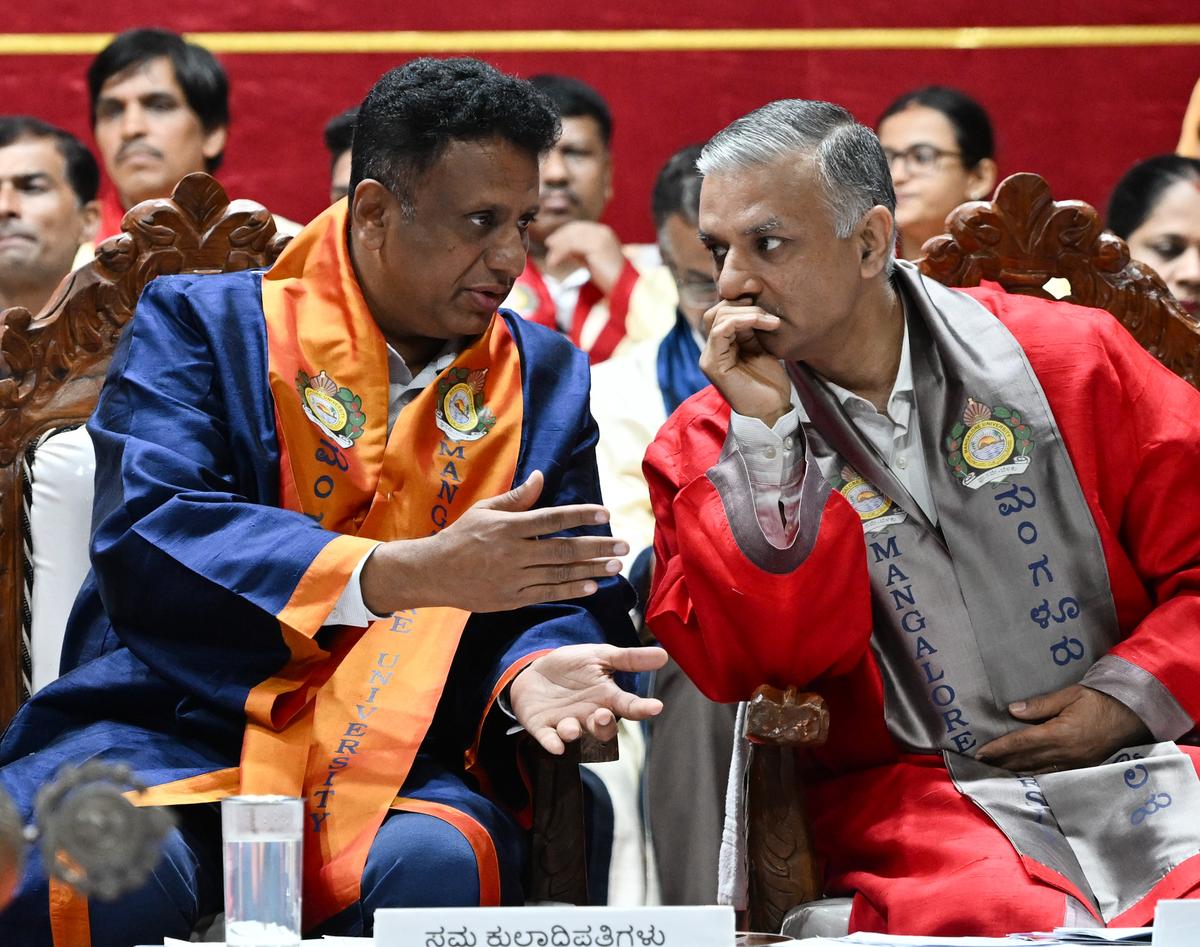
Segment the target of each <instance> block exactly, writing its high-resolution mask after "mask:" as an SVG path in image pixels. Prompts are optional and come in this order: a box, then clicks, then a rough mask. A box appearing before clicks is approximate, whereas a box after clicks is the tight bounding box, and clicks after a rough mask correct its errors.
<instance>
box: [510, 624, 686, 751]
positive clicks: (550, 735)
mask: <svg viewBox="0 0 1200 947" xmlns="http://www.w3.org/2000/svg"><path fill="white" fill-rule="evenodd" d="M666 661H667V653H666V652H665V651H663V650H662V649H661V648H617V647H614V646H613V645H607V644H580V645H568V646H566V647H563V648H556V649H555V650H554V651H551V652H549V653H547V654H544V655H542V656H541V657H540V658H538V659H536V660H535V661H534V662H533V663H532V664H530V665H529V667H527V668H526V669H525V670H524V671H522V672H521V673H520V674H518V675H517V677H516V679H515V680H514V681H513V683H512V689H511V691H510V695H511V698H512V709H513V713H514V714H515V715H516V717H517V721H518V722H519V723H520V724H521V726H523V727H524V728H525V729H526V730H527V731H528V732H529V733H530V734H531V735H532V736H533V738H534V739H535V740H537V741H538V743H540V744H541V745H542V747H543V748H544V749H545V750H546V751H547V752H550V753H553V754H555V755H558V754H561V753H562V752H563V750H564V749H565V744H567V743H570V742H571V741H573V740H578V739H579V738H580V736H582V735H583V733H584V730H585V729H586V730H587V732H588V733H590V734H591V735H592V736H593V737H595V738H596V739H598V740H601V741H607V740H611V739H612V738H613V737H614V736H616V733H617V720H618V719H619V718H621V717H624V718H626V719H627V720H645V719H646V718H647V717H653V716H655V715H656V714H658V713H659V712H660V711H661V710H662V701H660V700H655V699H654V698H650V697H639V696H638V695H637V694H631V693H630V692H629V691H625V690H622V689H621V688H620V687H618V686H617V684H616V682H615V681H613V679H612V676H613V674H614V673H616V672H618V671H630V672H639V671H654V670H657V669H658V668H660V667H662V666H663V665H664V664H666Z"/></svg>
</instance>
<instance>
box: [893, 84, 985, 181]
mask: <svg viewBox="0 0 1200 947" xmlns="http://www.w3.org/2000/svg"><path fill="white" fill-rule="evenodd" d="M914 105H921V106H924V107H925V108H929V109H933V110H934V111H935V112H941V113H942V114H943V115H945V116H946V119H947V121H949V122H950V126H951V127H952V128H953V129H954V140H955V142H956V143H957V144H958V150H959V151H960V152H962V163H963V167H964V168H967V169H968V170H969V169H971V168H973V167H975V165H977V164H979V162H980V161H982V160H983V159H984V158H994V157H995V156H996V142H995V138H994V136H993V134H992V122H991V119H989V118H988V113H987V112H986V111H985V110H984V108H983V106H982V105H980V104H979V103H978V102H976V101H975V100H974V99H973V98H971V97H970V96H969V95H967V94H966V93H965V92H960V91H959V90H958V89H951V88H950V87H948V86H943V85H928V86H923V87H922V88H920V89H913V90H912V91H911V92H905V93H904V94H903V95H902V96H900V98H898V99H896V100H895V101H894V102H892V104H891V105H889V106H888V107H887V108H886V109H884V110H883V114H882V115H880V116H879V121H877V122H876V123H875V127H876V128H879V127H880V126H881V125H882V124H883V120H884V119H885V118H890V117H891V116H893V115H895V114H896V113H897V112H903V111H904V110H905V109H907V108H911V107H912V106H914Z"/></svg>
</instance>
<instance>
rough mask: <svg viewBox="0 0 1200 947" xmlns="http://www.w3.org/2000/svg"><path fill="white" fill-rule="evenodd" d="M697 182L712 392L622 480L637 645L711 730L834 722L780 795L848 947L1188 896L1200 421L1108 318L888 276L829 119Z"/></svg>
mask: <svg viewBox="0 0 1200 947" xmlns="http://www.w3.org/2000/svg"><path fill="white" fill-rule="evenodd" d="M700 168H701V170H702V172H703V173H704V174H705V181H704V184H703V188H702V195H701V208H700V230H701V239H702V240H703V241H704V242H705V244H706V245H707V246H708V247H709V249H710V251H711V253H712V256H713V260H714V262H715V265H716V270H717V274H718V287H719V290H720V294H721V297H722V302H720V303H719V304H718V305H717V306H715V307H714V308H713V309H712V310H710V311H709V312H708V313H707V315H706V321H707V323H708V327H709V333H708V341H707V344H706V348H705V351H704V353H703V355H702V358H701V366H702V368H703V370H704V372H705V374H706V375H707V376H708V377H709V379H710V380H711V381H712V382H713V387H711V388H708V389H706V390H705V391H703V392H701V393H700V394H698V395H696V396H694V397H693V398H692V399H690V400H689V401H688V402H686V403H685V404H684V405H683V406H682V407H681V408H680V410H679V411H678V412H676V414H675V415H674V416H673V417H672V419H671V420H670V421H669V422H668V424H667V425H666V427H665V428H664V429H663V431H662V433H661V434H660V435H659V437H658V439H657V440H656V441H655V443H654V444H653V445H652V446H651V448H650V450H649V452H648V453H647V457H646V465H645V467H646V473H647V478H648V481H649V484H650V489H651V495H652V498H653V501H654V505H655V513H656V517H657V520H658V530H657V534H656V540H655V549H656V560H657V564H656V569H655V582H654V589H653V593H652V597H651V601H650V604H649V607H648V613H647V617H648V621H649V623H650V626H651V628H652V630H653V631H654V633H655V634H656V636H657V637H658V638H659V640H660V641H661V642H662V643H663V644H664V645H665V646H666V647H667V649H668V650H669V651H671V652H672V653H673V654H674V656H675V657H676V658H677V659H678V661H679V662H680V664H681V665H683V667H684V669H685V670H686V671H687V672H688V673H689V674H690V675H692V677H693V678H694V679H695V680H696V681H697V683H698V684H699V685H700V687H701V688H702V689H703V690H704V691H705V692H706V693H707V694H708V695H709V696H710V697H713V698H714V699H720V700H740V699H745V698H747V697H748V696H749V695H750V693H751V692H752V691H753V689H754V688H755V687H756V686H757V685H759V684H763V683H770V684H775V685H784V686H786V685H801V686H804V687H806V688H808V689H813V690H817V691H819V692H821V693H822V694H823V695H824V696H825V697H826V699H827V700H828V702H829V705H830V713H831V720H832V723H831V729H830V738H829V742H828V745H827V746H826V747H824V748H822V749H821V750H819V751H816V752H813V753H811V754H809V755H807V756H806V757H805V759H804V760H803V764H802V765H803V771H804V780H805V783H806V786H807V791H808V793H809V809H810V812H811V813H812V815H813V819H814V836H815V843H816V846H817V850H818V854H819V856H820V857H821V859H822V861H823V863H824V868H825V877H826V891H827V893H828V894H852V895H853V896H854V906H853V911H852V914H851V929H852V930H877V931H888V932H894V933H921V934H963V933H978V934H1005V933H1007V932H1009V931H1017V930H1034V929H1040V930H1046V929H1050V928H1052V927H1054V926H1055V925H1059V924H1064V923H1067V924H1075V925H1081V924H1082V925H1097V926H1098V925H1110V926H1128V925H1141V924H1147V923H1149V922H1150V919H1151V917H1152V916H1153V910H1154V905H1155V903H1156V902H1157V901H1158V900H1159V899H1160V898H1167V897H1188V896H1195V895H1196V893H1197V891H1198V886H1200V857H1197V855H1198V854H1200V780H1198V779H1197V775H1196V764H1197V763H1198V762H1200V751H1197V750H1195V749H1194V748H1191V747H1187V746H1179V745H1177V744H1176V743H1175V742H1174V741H1177V740H1183V739H1185V738H1186V737H1187V736H1188V735H1189V734H1192V733H1194V728H1195V725H1196V719H1197V716H1198V714H1200V686H1198V685H1197V680H1198V679H1200V678H1198V677H1197V670H1198V665H1200V658H1198V657H1197V654H1200V650H1198V649H1197V647H1196V645H1197V642H1198V640H1200V634H1198V624H1200V598H1198V597H1197V595H1196V589H1197V587H1198V583H1200V530H1198V529H1197V525H1198V524H1197V522H1196V513H1195V512H1194V511H1196V510H1197V509H1200V486H1198V482H1197V477H1196V475H1195V470H1196V466H1197V463H1200V395H1198V394H1197V393H1196V392H1195V391H1194V390H1193V389H1191V388H1190V387H1189V386H1188V385H1186V384H1185V383H1184V382H1182V381H1181V380H1180V379H1178V378H1177V377H1175V376H1174V375H1172V374H1171V373H1170V372H1168V371H1167V370H1166V369H1164V368H1163V367H1162V366H1161V365H1159V364H1158V363H1157V362H1156V361H1155V360H1154V359H1153V358H1151V357H1150V356H1149V355H1148V354H1146V353H1145V352H1144V351H1143V350H1142V349H1141V348H1140V347H1138V346H1137V344H1136V343H1135V342H1134V341H1133V339H1132V338H1131V337H1130V336H1129V335H1128V334H1127V333H1126V332H1125V331H1124V330H1123V329H1122V328H1121V327H1120V326H1119V325H1118V324H1117V323H1116V322H1115V321H1114V320H1113V319H1112V318H1111V317H1110V316H1108V315H1107V314H1106V313H1103V312H1099V311H1095V310H1087V309H1081V308H1078V307H1074V306H1067V305H1060V304H1055V303H1048V302H1043V301H1041V300H1037V299H1030V298H1025V297H1016V296H1008V295H1006V294H1004V293H1002V292H998V291H994V290H987V289H977V290H971V291H968V292H958V291H953V290H949V289H946V288H945V287H943V286H940V285H939V284H936V283H933V282H931V281H928V280H925V279H923V278H922V277H921V276H920V275H919V273H918V272H917V271H916V269H915V268H913V267H912V266H910V265H908V264H904V263H897V262H896V261H895V260H894V259H893V257H894V252H893V247H894V232H895V231H894V222H893V216H892V209H893V208H894V206H895V198H894V193H893V190H892V186H891V181H890V178H889V175H888V171H887V164H886V161H885V159H884V157H883V153H882V151H881V150H880V148H879V143H878V141H877V140H876V139H875V137H874V135H873V134H872V133H871V132H870V131H869V130H868V129H866V128H864V127H862V126H860V125H858V124H856V123H855V122H854V121H853V119H852V117H851V116H850V115H849V114H848V113H847V112H846V111H845V110H843V109H841V108H839V107H837V106H833V105H830V104H828V103H823V102H806V101H801V100H790V101H783V102H775V103H771V104H770V105H767V106H764V107H763V108H762V109H760V110H758V111H757V112H754V113H751V114H750V115H748V116H745V117H743V118H742V119H739V120H738V121H736V122H734V123H733V124H732V125H731V126H729V127H728V128H726V129H725V130H724V131H722V132H720V133H719V134H718V135H717V136H715V137H714V138H713V140H712V141H710V142H709V144H708V145H707V146H706V148H705V151H704V154H703V156H702V158H701V161H700ZM731 881H732V882H733V883H732V884H731V885H730V887H731V891H732V894H733V896H734V897H733V899H734V900H735V901H737V900H738V894H739V891H738V889H737V885H736V881H737V879H736V878H734V879H731Z"/></svg>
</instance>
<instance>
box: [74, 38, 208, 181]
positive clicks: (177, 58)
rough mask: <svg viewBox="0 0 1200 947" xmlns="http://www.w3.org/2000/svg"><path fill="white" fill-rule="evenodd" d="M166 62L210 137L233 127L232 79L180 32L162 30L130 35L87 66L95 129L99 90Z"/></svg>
mask: <svg viewBox="0 0 1200 947" xmlns="http://www.w3.org/2000/svg"><path fill="white" fill-rule="evenodd" d="M159 58H166V59H167V60H169V61H170V63H171V68H172V69H173V70H174V72H175V80H176V81H177V82H178V83H179V87H180V88H181V89H183V97H184V98H185V99H186V100H187V104H188V108H190V109H191V110H192V111H193V112H195V113H196V117H197V118H199V119H200V125H201V126H202V127H203V128H204V130H205V131H206V132H211V131H214V130H215V129H218V128H227V127H228V126H229V77H228V76H226V75H225V70H224V69H223V68H222V67H221V64H220V63H219V62H217V60H216V57H215V56H213V54H212V53H210V52H209V51H208V50H207V49H205V48H204V47H203V46H197V45H196V44H195V43H189V42H187V41H186V40H185V39H184V38H183V37H182V36H180V35H179V34H178V33H172V32H170V31H169V30H160V29H137V30H126V31H125V32H124V33H122V34H120V35H119V36H117V37H116V38H115V39H114V40H113V41H112V42H111V43H109V44H108V45H107V46H105V47H104V49H102V50H100V52H99V54H98V55H97V56H96V58H95V59H93V60H92V64H91V65H90V66H88V71H87V84H88V95H89V96H90V97H91V103H92V114H91V121H92V127H93V128H95V127H96V103H97V101H98V100H99V98H100V90H101V88H103V86H104V83H106V82H107V81H108V80H109V79H111V78H112V77H113V76H115V75H118V74H119V73H122V72H125V71H126V70H128V69H132V68H133V67H134V66H138V65H141V64H142V63H145V62H149V61H150V60H152V59H159ZM224 157H225V155H224V152H222V153H221V154H219V155H216V156H215V157H213V158H207V159H206V160H205V170H206V171H208V172H210V173H211V172H213V171H216V170H217V168H219V167H220V166H221V159H222V158H224Z"/></svg>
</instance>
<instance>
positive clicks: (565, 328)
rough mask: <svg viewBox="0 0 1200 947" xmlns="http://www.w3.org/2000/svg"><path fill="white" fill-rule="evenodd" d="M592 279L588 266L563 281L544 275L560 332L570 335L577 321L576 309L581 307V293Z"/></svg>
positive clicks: (573, 271)
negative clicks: (572, 325) (573, 323)
mask: <svg viewBox="0 0 1200 947" xmlns="http://www.w3.org/2000/svg"><path fill="white" fill-rule="evenodd" d="M591 278H592V274H591V271H590V270H588V268H587V267H586V266H581V267H580V268H579V269H577V270H572V271H571V272H570V273H568V274H567V275H566V276H564V277H563V278H562V279H555V278H554V277H553V276H551V275H550V274H548V273H542V282H543V283H545V284H546V292H548V293H549V294H550V298H551V299H552V300H554V319H555V321H556V322H557V323H558V331H559V332H565V333H567V334H568V335H569V334H570V332H571V323H572V322H574V321H575V307H576V306H578V305H579V291H580V290H581V289H583V287H584V286H586V285H587V283H588V280H590V279H591Z"/></svg>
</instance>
